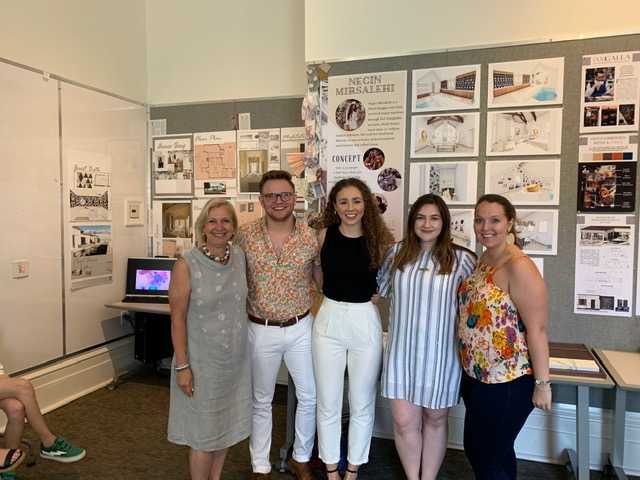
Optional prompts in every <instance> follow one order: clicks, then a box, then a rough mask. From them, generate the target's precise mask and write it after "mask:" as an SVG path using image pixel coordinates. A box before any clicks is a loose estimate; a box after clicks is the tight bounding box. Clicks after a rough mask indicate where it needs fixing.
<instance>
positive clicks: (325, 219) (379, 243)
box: [320, 178, 393, 268]
mask: <svg viewBox="0 0 640 480" xmlns="http://www.w3.org/2000/svg"><path fill="white" fill-rule="evenodd" d="M347 187H355V188H357V189H358V190H359V191H360V193H361V194H362V200H363V201H364V214H363V215H362V236H363V237H364V240H365V243H366V245H367V250H368V251H369V256H370V257H371V264H370V266H371V268H379V267H380V265H381V264H382V260H383V257H384V254H385V252H386V250H387V248H389V245H391V244H392V243H393V235H391V232H390V231H389V228H387V226H386V225H385V223H384V220H383V219H382V216H381V215H380V209H379V208H378V203H377V202H376V200H375V197H374V196H373V194H372V193H371V190H370V189H369V187H368V186H367V184H366V183H364V182H363V181H362V180H360V179H357V178H344V179H342V180H340V181H339V182H338V183H336V184H335V185H334V186H333V188H332V189H331V192H329V199H328V201H327V206H326V208H325V209H324V211H323V212H322V221H321V222H320V227H322V228H327V227H330V226H332V225H339V224H340V217H339V216H338V213H337V212H336V197H337V196H338V193H339V192H340V190H342V189H343V188H347Z"/></svg>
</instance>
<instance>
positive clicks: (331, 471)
mask: <svg viewBox="0 0 640 480" xmlns="http://www.w3.org/2000/svg"><path fill="white" fill-rule="evenodd" d="M337 471H338V467H336V468H334V469H333V470H329V469H328V468H327V470H326V472H327V478H329V474H330V473H336V472H337ZM338 478H341V477H340V473H338Z"/></svg>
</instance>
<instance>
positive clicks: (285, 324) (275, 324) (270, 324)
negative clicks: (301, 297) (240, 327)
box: [247, 310, 311, 328]
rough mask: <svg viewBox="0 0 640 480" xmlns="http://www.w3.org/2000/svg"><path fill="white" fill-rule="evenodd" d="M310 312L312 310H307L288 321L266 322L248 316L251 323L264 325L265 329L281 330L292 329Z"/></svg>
mask: <svg viewBox="0 0 640 480" xmlns="http://www.w3.org/2000/svg"><path fill="white" fill-rule="evenodd" d="M310 311H311V310H307V311H306V312H304V313H303V314H302V315H296V316H295V317H292V318H289V319H287V320H265V319H264V318H260V317H254V316H253V315H251V314H248V315H247V316H248V317H249V320H250V321H252V322H253V323H257V324H258V325H264V326H265V327H280V328H284V327H290V326H291V325H295V324H296V323H298V322H299V321H300V320H302V319H303V318H304V317H306V316H307V315H309V312H310Z"/></svg>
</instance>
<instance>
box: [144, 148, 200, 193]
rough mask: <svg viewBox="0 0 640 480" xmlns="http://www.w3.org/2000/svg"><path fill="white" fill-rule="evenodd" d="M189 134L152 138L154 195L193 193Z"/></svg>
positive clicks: (191, 152)
mask: <svg viewBox="0 0 640 480" xmlns="http://www.w3.org/2000/svg"><path fill="white" fill-rule="evenodd" d="M191 140H192V139H191V135H188V136H177V137H176V136H171V137H166V138H165V137H160V138H154V139H153V153H152V158H151V162H152V172H151V173H152V176H153V194H154V195H156V196H160V195H165V196H191V195H193V150H192V143H191Z"/></svg>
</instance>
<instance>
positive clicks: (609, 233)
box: [580, 225, 631, 247]
mask: <svg viewBox="0 0 640 480" xmlns="http://www.w3.org/2000/svg"><path fill="white" fill-rule="evenodd" d="M630 244H631V227H629V226H627V225H590V226H586V227H582V228H581V229H580V245H582V246H583V247H600V246H605V245H608V246H610V245H630Z"/></svg>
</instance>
